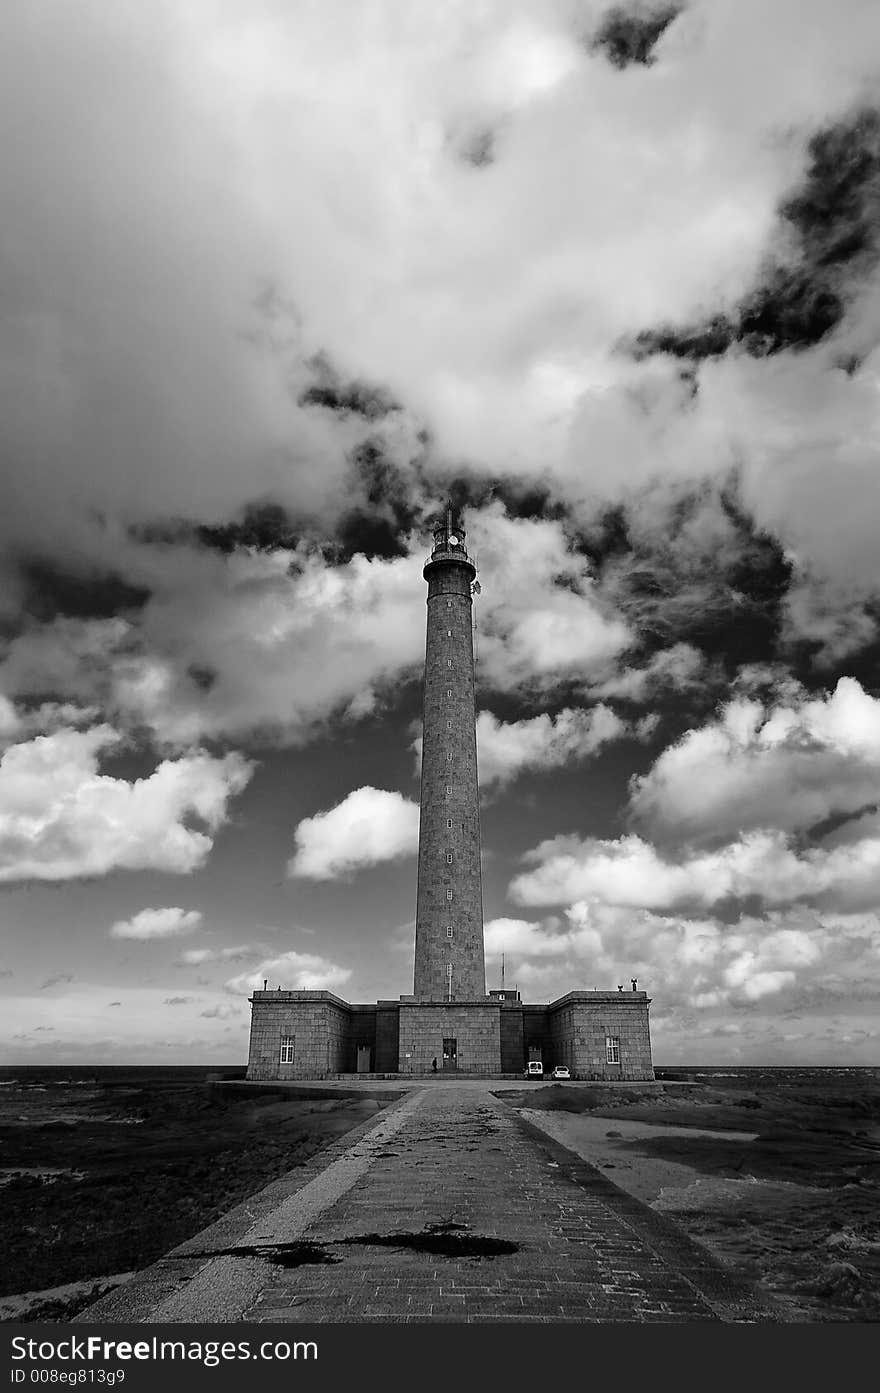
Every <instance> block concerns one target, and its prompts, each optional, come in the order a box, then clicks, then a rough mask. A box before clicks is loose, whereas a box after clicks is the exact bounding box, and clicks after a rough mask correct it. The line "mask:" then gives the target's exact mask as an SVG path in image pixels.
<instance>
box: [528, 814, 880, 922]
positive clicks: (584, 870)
mask: <svg viewBox="0 0 880 1393" xmlns="http://www.w3.org/2000/svg"><path fill="white" fill-rule="evenodd" d="M525 859H526V860H527V861H532V862H535V863H536V869H535V870H532V871H525V872H523V873H522V874H520V875H518V876H515V877H514V879H513V880H512V882H511V884H510V888H509V892H508V893H509V894H510V895H511V897H512V898H513V900H514V902H515V903H518V904H525V905H545V904H554V905H564V904H566V903H571V902H572V901H573V900H575V899H579V898H596V899H598V900H600V901H602V902H603V903H606V904H612V905H630V906H633V907H645V908H654V909H666V908H672V907H674V906H691V907H699V906H703V907H706V906H712V905H718V904H720V903H721V902H722V901H724V900H728V899H735V900H742V899H746V898H748V897H749V896H757V897H759V898H760V899H761V900H763V901H765V902H766V903H767V904H787V903H793V902H795V901H799V900H805V901H809V902H813V901H815V902H816V903H822V904H826V905H828V907H829V908H835V907H836V908H844V907H847V908H851V909H857V908H860V907H863V906H873V905H876V904H877V903H878V898H880V897H878V891H877V881H876V877H877V874H878V870H880V838H878V837H877V836H873V837H865V838H864V839H863V840H861V841H858V842H856V843H853V844H847V845H842V846H832V847H830V848H825V847H822V846H818V847H815V848H812V849H810V850H807V851H799V850H798V849H797V848H796V847H793V846H792V845H791V844H790V842H789V840H788V839H787V838H786V836H785V835H784V834H783V833H782V832H749V833H746V834H745V835H744V836H743V837H742V838H740V839H739V840H738V841H735V842H731V843H729V844H728V845H727V846H724V847H721V848H719V849H718V850H717V851H709V852H696V853H692V854H685V855H682V856H681V857H680V858H679V859H677V860H674V861H673V860H669V859H666V858H664V857H663V855H662V854H660V853H659V852H658V851H657V850H656V848H655V847H653V846H652V845H651V844H650V843H649V842H644V841H642V840H641V838H639V837H634V836H629V837H621V838H619V839H618V840H616V841H602V840H598V839H590V838H587V839H585V840H584V841H580V840H578V838H576V837H558V838H554V839H552V840H550V841H547V842H542V843H541V844H540V845H539V846H538V847H536V848H535V849H534V850H533V851H531V852H529V853H528V855H527V856H526V858H525Z"/></svg>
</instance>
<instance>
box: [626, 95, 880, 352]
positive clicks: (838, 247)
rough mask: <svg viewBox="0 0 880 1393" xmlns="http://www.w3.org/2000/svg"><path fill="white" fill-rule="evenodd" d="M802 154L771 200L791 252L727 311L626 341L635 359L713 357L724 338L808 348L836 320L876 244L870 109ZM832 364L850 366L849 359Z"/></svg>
mask: <svg viewBox="0 0 880 1393" xmlns="http://www.w3.org/2000/svg"><path fill="white" fill-rule="evenodd" d="M809 156H810V162H809V165H808V168H807V172H806V175H805V178H804V182H803V186H802V188H801V189H800V190H799V192H798V193H796V194H794V195H793V196H792V197H791V198H789V199H787V200H786V201H785V202H784V203H782V204H781V205H780V208H779V218H780V222H781V224H782V227H783V229H784V231H785V233H786V234H787V236H788V237H789V238H790V239H791V241H792V242H793V245H794V253H793V256H792V258H791V260H790V261H789V262H788V263H787V264H784V265H783V264H781V263H771V264H769V265H768V267H767V270H766V273H765V277H764V281H763V284H761V285H759V286H757V287H756V288H755V289H754V290H752V291H751V292H750V293H749V294H748V295H747V296H745V298H744V299H743V300H742V301H741V302H740V304H739V305H738V306H737V307H736V308H735V309H734V310H733V311H732V312H731V313H730V314H724V313H719V314H715V315H712V316H711V317H709V318H708V319H706V320H704V322H703V323H702V324H697V325H690V326H684V327H681V326H678V327H674V326H669V325H665V326H663V327H661V328H658V329H646V330H644V331H643V332H642V333H640V334H639V335H638V336H637V337H636V339H635V342H634V344H633V346H632V352H633V354H634V356H635V357H636V358H637V359H642V358H646V357H649V356H650V355H652V354H654V353H669V354H671V355H672V356H673V357H676V358H688V359H693V360H700V359H704V358H715V357H719V356H720V355H721V354H723V353H726V352H727V350H728V349H729V348H730V347H732V345H733V344H739V345H741V346H742V347H743V348H744V349H745V351H746V352H747V353H749V354H751V355H752V356H753V357H755V358H763V357H767V356H768V355H770V354H773V353H779V352H781V351H783V350H784V349H795V350H796V349H804V348H811V347H812V346H813V345H815V344H817V343H819V342H820V341H821V340H822V339H823V338H825V336H826V335H827V334H829V333H830V332H831V330H832V329H834V328H835V327H836V326H837V325H838V324H839V323H840V321H841V319H842V318H843V316H844V314H845V312H846V307H847V288H848V284H849V283H850V282H851V281H853V280H854V279H856V278H858V277H859V276H862V275H864V273H865V272H866V271H867V270H868V269H869V268H870V266H871V265H872V264H873V263H874V262H875V261H876V260H877V256H878V253H880V237H878V227H880V221H878V220H880V112H878V111H877V110H874V109H867V110H863V111H860V112H858V113H857V114H856V115H855V116H853V117H852V118H850V119H849V120H847V121H845V122H841V123H840V124H838V125H835V126H832V127H829V128H828V129H826V130H823V131H820V132H818V133H817V134H816V135H815V136H813V138H812V140H811V141H810V144H809ZM841 366H842V367H843V369H844V371H848V372H853V371H855V367H856V366H857V360H855V359H849V360H845V361H844V362H842V363H841Z"/></svg>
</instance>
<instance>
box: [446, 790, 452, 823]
mask: <svg viewBox="0 0 880 1393" xmlns="http://www.w3.org/2000/svg"><path fill="white" fill-rule="evenodd" d="M446 791H447V793H448V792H449V790H448V789H447V790H446ZM446 826H447V827H451V826H452V818H451V817H448V818H447V819H446Z"/></svg>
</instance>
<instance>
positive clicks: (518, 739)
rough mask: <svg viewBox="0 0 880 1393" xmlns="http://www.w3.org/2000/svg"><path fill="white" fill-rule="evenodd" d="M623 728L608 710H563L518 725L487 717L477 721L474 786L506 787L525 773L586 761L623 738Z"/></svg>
mask: <svg viewBox="0 0 880 1393" xmlns="http://www.w3.org/2000/svg"><path fill="white" fill-rule="evenodd" d="M626 729H627V727H626V726H625V724H624V722H623V721H622V720H621V719H620V717H619V716H617V715H616V714H615V713H614V712H613V711H612V710H611V708H610V707H608V706H602V705H599V706H595V707H593V708H592V709H590V710H573V709H571V708H570V707H566V708H565V710H563V711H560V712H559V713H558V714H557V715H556V716H552V717H551V716H548V715H547V713H546V712H544V713H542V714H541V715H540V716H533V717H532V718H531V719H528V720H522V721H509V722H504V721H499V720H498V718H497V717H496V716H493V715H492V712H491V711H481V712H480V714H479V715H478V717H477V763H478V766H479V771H480V783H481V785H482V786H483V787H486V788H488V787H489V786H490V785H491V784H506V783H509V782H510V781H511V780H512V779H515V778H516V777H517V776H518V775H519V774H521V773H523V772H524V771H525V770H527V769H531V770H541V769H558V768H560V767H561V766H563V765H567V764H572V763H574V762H576V761H577V760H581V759H586V758H587V756H588V755H591V754H594V753H595V752H596V751H597V750H599V749H601V748H602V746H603V745H606V744H607V743H608V742H609V741H611V740H616V739H619V738H620V736H622V735H624V734H625V733H626Z"/></svg>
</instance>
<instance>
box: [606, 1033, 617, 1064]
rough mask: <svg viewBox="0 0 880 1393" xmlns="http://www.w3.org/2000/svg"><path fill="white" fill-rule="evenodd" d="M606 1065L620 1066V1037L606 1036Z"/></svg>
mask: <svg viewBox="0 0 880 1393" xmlns="http://www.w3.org/2000/svg"><path fill="white" fill-rule="evenodd" d="M605 1063H606V1064H619V1063H620V1036H619V1035H606V1036H605Z"/></svg>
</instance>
